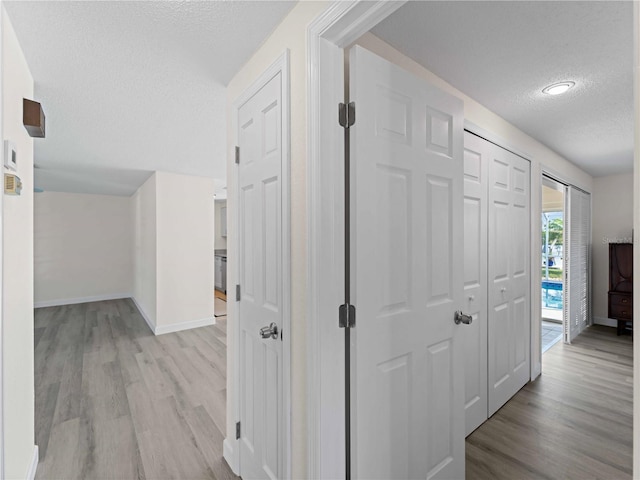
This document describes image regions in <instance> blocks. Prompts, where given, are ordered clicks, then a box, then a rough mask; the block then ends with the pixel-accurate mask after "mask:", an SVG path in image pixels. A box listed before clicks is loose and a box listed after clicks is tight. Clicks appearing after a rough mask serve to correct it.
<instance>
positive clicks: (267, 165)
mask: <svg viewBox="0 0 640 480" xmlns="http://www.w3.org/2000/svg"><path fill="white" fill-rule="evenodd" d="M281 77H282V75H281V73H278V74H277V75H275V76H274V77H273V78H272V79H271V80H270V81H269V82H268V83H267V84H266V85H265V86H264V87H263V88H262V89H261V90H259V91H258V92H257V93H256V94H255V95H254V96H253V97H251V98H250V99H249V100H248V101H247V102H246V103H245V104H243V105H242V106H241V107H240V109H239V112H238V129H239V132H238V137H239V147H240V164H239V166H238V179H239V180H238V182H239V190H238V198H239V213H240V215H239V230H238V232H239V240H240V251H239V256H238V260H239V269H240V272H239V274H240V275H239V276H240V286H241V296H240V302H239V306H238V309H239V310H238V312H239V322H240V338H239V348H240V372H241V375H240V378H241V384H240V426H241V435H240V474H241V476H242V478H244V479H245V480H248V479H254V478H260V479H262V478H281V477H282V476H283V475H282V472H283V464H282V463H283V462H282V458H283V455H282V453H283V435H282V433H283V432H281V431H280V430H281V428H282V427H281V425H282V415H283V402H282V341H281V335H280V331H281V329H282V271H281V269H282V267H281V265H282V234H281V232H282V228H281V225H282V208H281V201H282V196H281V189H282V185H281V182H282V145H281V138H282V136H281V128H282V101H281V100H282V99H281V98H280V97H281V82H282V78H281ZM272 324H273V325H274V327H275V328H277V333H276V332H274V334H273V335H268V334H267V333H268V332H265V335H266V338H263V336H262V335H261V334H260V329H261V328H263V327H269V326H270V325H272ZM274 330H275V329H274Z"/></svg>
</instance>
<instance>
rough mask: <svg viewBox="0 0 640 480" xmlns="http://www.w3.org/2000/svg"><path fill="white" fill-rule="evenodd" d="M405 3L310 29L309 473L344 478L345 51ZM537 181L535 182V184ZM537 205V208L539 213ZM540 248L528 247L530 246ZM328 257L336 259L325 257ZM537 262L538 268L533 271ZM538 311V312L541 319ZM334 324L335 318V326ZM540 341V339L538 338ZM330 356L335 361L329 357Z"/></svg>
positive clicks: (359, 8)
mask: <svg viewBox="0 0 640 480" xmlns="http://www.w3.org/2000/svg"><path fill="white" fill-rule="evenodd" d="M405 3H407V2H406V1H397V2H396V1H393V0H378V1H374V2H365V1H363V0H357V1H355V2H337V3H333V4H332V5H330V6H329V7H328V8H327V9H326V10H325V11H324V12H323V13H321V14H320V15H319V16H318V17H317V18H316V19H315V20H314V21H313V22H312V23H311V24H309V26H308V27H307V72H308V76H307V106H308V125H307V132H308V141H307V161H308V170H307V185H308V189H307V204H308V239H307V262H308V263H307V268H308V271H307V318H308V324H307V352H308V353H307V360H308V362H307V426H308V458H307V460H308V462H307V472H308V477H309V478H339V477H342V476H343V475H344V471H345V465H344V458H343V457H344V455H343V452H344V447H345V445H344V438H343V435H341V434H340V433H341V432H342V431H343V425H344V373H343V372H344V360H343V357H344V352H343V348H342V347H343V338H342V337H343V336H342V334H341V333H342V332H341V330H340V329H338V328H336V327H337V322H338V306H339V305H340V304H341V303H343V291H344V275H343V272H344V252H343V251H342V250H343V248H342V246H343V241H344V213H343V212H344V201H343V195H342V192H343V190H344V179H343V178H342V175H343V165H342V162H341V159H342V156H343V145H342V139H343V130H342V128H341V127H339V125H338V122H337V112H336V108H337V104H338V103H339V102H344V101H345V98H344V97H345V95H346V94H347V93H346V92H345V85H344V81H343V80H342V79H343V78H345V77H344V74H345V65H344V64H345V59H344V48H346V47H348V46H350V45H351V44H352V43H353V42H355V41H356V40H357V39H358V38H359V37H360V36H362V35H363V34H365V33H367V32H368V31H369V30H370V29H371V28H373V27H374V26H375V25H377V24H378V23H380V22H381V21H382V20H384V19H385V18H386V17H388V16H390V15H391V14H392V13H394V12H395V11H396V10H398V9H399V8H400V7H402V6H403V5H404V4H405ZM464 128H465V129H467V130H469V131H471V132H473V133H475V134H477V135H480V136H482V137H484V138H485V139H487V140H489V141H492V142H493V143H496V144H498V145H500V146H501V147H502V148H505V149H507V150H510V151H511V152H513V153H515V154H517V155H519V156H521V157H523V158H524V159H526V160H528V161H529V162H530V163H531V172H530V179H533V178H534V175H537V174H538V169H537V168H535V167H537V166H538V165H539V164H538V163H537V162H534V161H533V157H532V156H531V155H529V154H528V153H526V152H523V151H521V150H520V149H518V148H517V147H514V146H513V145H511V143H510V142H508V141H505V139H503V138H501V137H499V136H497V135H495V134H493V133H492V132H490V131H487V130H485V129H484V128H482V127H480V126H478V125H475V124H474V123H472V122H470V121H468V120H466V119H465V121H464ZM532 186H533V184H532ZM537 197H539V195H538V194H537V193H534V192H533V188H532V189H531V191H530V206H531V209H532V211H531V228H532V231H537V229H539V228H540V219H539V218H538V219H537V222H536V215H538V216H539V211H538V210H539V205H538V206H537V207H536V206H534V205H537V204H538V200H539V198H537ZM534 209H535V211H534ZM534 248H535V239H534V244H532V245H531V251H532V252H533V251H536V250H534ZM530 257H531V258H530V261H531V268H532V270H531V271H532V272H534V273H533V277H532V279H531V285H530V286H531V290H532V291H531V296H530V301H531V304H530V308H531V318H532V319H533V318H537V316H539V315H540V305H539V303H540V291H539V289H538V290H535V289H534V288H533V285H535V284H536V283H535V279H536V278H537V279H538V284H539V280H540V273H539V272H538V274H537V277H536V273H535V272H536V271H537V270H536V268H537V264H538V263H539V259H538V262H537V263H536V262H535V260H534V255H530ZM327 259H331V261H327ZM534 267H536V268H534ZM536 315H537V316H536ZM334 322H335V323H334ZM530 323H531V344H530V359H531V367H530V379H535V378H536V377H537V376H538V375H540V372H541V345H540V338H539V337H540V325H539V322H533V321H531V322H530ZM536 339H537V340H536ZM329 359H330V360H329Z"/></svg>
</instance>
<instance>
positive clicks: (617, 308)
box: [609, 243, 633, 335]
mask: <svg viewBox="0 0 640 480" xmlns="http://www.w3.org/2000/svg"><path fill="white" fill-rule="evenodd" d="M609 318H612V319H614V320H617V321H618V335H620V334H621V333H623V332H625V331H629V330H633V244H631V243H610V244H609Z"/></svg>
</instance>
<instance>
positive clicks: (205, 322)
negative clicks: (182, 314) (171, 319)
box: [154, 317, 216, 335]
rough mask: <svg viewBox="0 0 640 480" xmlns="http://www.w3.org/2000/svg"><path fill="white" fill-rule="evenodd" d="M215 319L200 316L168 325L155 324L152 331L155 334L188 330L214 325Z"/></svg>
mask: <svg viewBox="0 0 640 480" xmlns="http://www.w3.org/2000/svg"><path fill="white" fill-rule="evenodd" d="M215 323H216V319H215V318H214V317H207V318H201V319H200V320H189V321H188V322H177V323H170V324H169V325H156V329H155V331H154V333H155V334H156V335H162V334H164V333H174V332H180V331H182V330H190V329H192V328H198V327H208V326H209V325H215Z"/></svg>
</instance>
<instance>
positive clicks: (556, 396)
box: [466, 326, 633, 480]
mask: <svg viewBox="0 0 640 480" xmlns="http://www.w3.org/2000/svg"><path fill="white" fill-rule="evenodd" d="M632 350H633V346H632V340H631V338H630V337H628V336H623V337H617V336H616V331H615V328H609V327H602V326H593V327H590V328H588V329H587V330H585V332H584V333H582V334H581V335H580V336H578V338H577V339H576V340H575V342H574V343H573V344H572V345H564V344H563V343H561V342H560V343H557V344H556V345H554V346H553V347H551V348H550V349H549V350H548V351H547V352H546V353H545V354H544V355H543V357H542V371H543V373H542V376H541V377H539V378H538V379H537V380H536V381H535V382H531V383H529V384H528V385H526V386H525V387H524V388H523V389H522V390H520V392H518V394H517V395H516V396H515V397H514V398H512V399H511V400H510V401H509V402H508V403H507V404H506V405H505V406H503V407H502V408H501V409H500V410H499V411H498V412H497V413H496V414H495V415H494V416H493V417H492V418H490V419H489V420H488V421H487V422H486V423H484V424H483V425H481V426H480V427H479V428H478V429H477V430H476V431H475V432H473V433H472V434H471V435H470V436H469V437H468V438H467V442H466V457H467V478H468V479H474V480H476V479H497V480H498V479H505V480H506V479H508V480H515V479H576V480H578V479H579V480H586V479H596V478H598V479H626V478H631V469H632V427H633V426H632V423H633V421H632V407H633V382H632V374H633V370H632V368H633V356H632V353H633V351H632Z"/></svg>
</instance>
